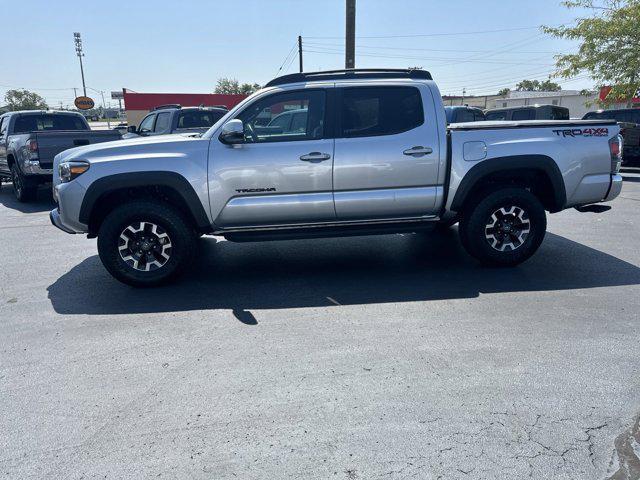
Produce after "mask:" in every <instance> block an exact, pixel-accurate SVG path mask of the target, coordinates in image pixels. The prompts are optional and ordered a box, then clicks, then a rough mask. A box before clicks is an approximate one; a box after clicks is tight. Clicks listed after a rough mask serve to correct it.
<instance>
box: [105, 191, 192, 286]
mask: <svg viewBox="0 0 640 480" xmlns="http://www.w3.org/2000/svg"><path fill="white" fill-rule="evenodd" d="M196 238H197V237H196V234H195V232H194V230H193V228H192V227H191V225H190V224H189V222H188V221H187V219H186V218H185V216H184V215H183V214H182V213H181V212H179V211H178V210H176V209H174V208H173V207H171V206H169V205H166V204H163V203H155V202H152V201H136V202H131V203H128V204H125V205H121V206H120V207H118V208H116V209H115V210H113V211H112V212H111V213H110V214H109V215H107V217H106V218H105V219H104V221H103V222H102V225H101V227H100V230H99V232H98V253H99V255H100V260H102V263H103V265H104V266H105V268H106V269H107V270H108V271H109V273H111V275H113V276H114V277H115V278H116V279H117V280H120V281H121V282H123V283H126V284H128V285H132V286H135V287H151V286H156V285H160V284H163V283H167V282H168V281H170V280H172V279H174V278H175V277H176V276H178V275H179V274H180V273H182V272H183V271H184V270H185V268H187V267H188V265H189V264H190V262H191V260H192V259H193V256H194V254H195V252H196V250H197V242H196Z"/></svg>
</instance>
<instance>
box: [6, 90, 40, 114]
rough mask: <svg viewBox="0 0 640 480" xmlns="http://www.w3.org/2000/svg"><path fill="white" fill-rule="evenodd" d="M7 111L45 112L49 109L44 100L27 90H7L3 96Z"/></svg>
mask: <svg viewBox="0 0 640 480" xmlns="http://www.w3.org/2000/svg"><path fill="white" fill-rule="evenodd" d="M4 101H5V102H6V103H7V106H8V107H9V110H12V111H16V110H46V109H48V108H49V107H48V106H47V102H45V100H44V98H42V97H41V96H40V95H38V94H37V93H35V92H30V91H29V90H23V89H18V90H8V91H7V93H6V94H5V96H4Z"/></svg>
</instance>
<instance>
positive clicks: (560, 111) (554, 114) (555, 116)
mask: <svg viewBox="0 0 640 480" xmlns="http://www.w3.org/2000/svg"><path fill="white" fill-rule="evenodd" d="M551 120H569V112H568V111H567V110H565V109H564V108H552V109H551Z"/></svg>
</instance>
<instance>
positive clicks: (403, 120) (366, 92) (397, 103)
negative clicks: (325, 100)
mask: <svg viewBox="0 0 640 480" xmlns="http://www.w3.org/2000/svg"><path fill="white" fill-rule="evenodd" d="M340 113H341V116H340V120H341V132H339V133H340V136H341V137H347V138H349V137H371V136H378V135H394V134H397V133H402V132H406V131H409V130H412V129H414V128H416V127H418V126H420V125H422V124H423V123H424V112H423V110H422V98H421V97H420V91H419V90H418V89H417V88H415V87H362V88H344V89H343V90H342V105H341V109H340Z"/></svg>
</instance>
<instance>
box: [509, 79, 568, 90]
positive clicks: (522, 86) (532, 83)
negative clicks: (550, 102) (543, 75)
mask: <svg viewBox="0 0 640 480" xmlns="http://www.w3.org/2000/svg"><path fill="white" fill-rule="evenodd" d="M516 90H518V91H519V92H559V91H560V90H562V87H561V86H560V85H558V84H557V83H554V82H552V81H551V80H544V81H542V82H541V81H540V80H522V81H521V82H520V83H518V85H516Z"/></svg>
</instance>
